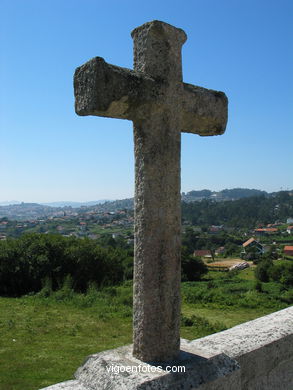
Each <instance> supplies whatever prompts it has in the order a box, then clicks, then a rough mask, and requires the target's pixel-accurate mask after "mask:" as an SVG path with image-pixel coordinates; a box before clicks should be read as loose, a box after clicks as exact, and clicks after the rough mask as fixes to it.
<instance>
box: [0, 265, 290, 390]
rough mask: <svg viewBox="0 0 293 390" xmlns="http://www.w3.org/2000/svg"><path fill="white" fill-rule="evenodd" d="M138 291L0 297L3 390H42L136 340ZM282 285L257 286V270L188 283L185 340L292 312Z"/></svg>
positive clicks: (65, 291)
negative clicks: (134, 325) (87, 361)
mask: <svg viewBox="0 0 293 390" xmlns="http://www.w3.org/2000/svg"><path fill="white" fill-rule="evenodd" d="M131 290H132V286H131V283H129V282H126V283H125V284H124V285H122V286H117V287H108V288H104V289H102V290H100V291H97V290H96V289H95V288H94V287H91V288H90V289H89V291H88V293H87V294H76V293H74V292H73V291H72V290H71V289H70V287H69V286H67V287H64V288H63V289H62V290H59V291H57V292H54V293H51V294H50V291H48V290H46V289H44V290H43V291H42V292H40V293H38V294H36V295H30V296H25V297H21V298H0V378H1V379H0V390H36V389H39V388H42V387H45V386H49V385H50V384H54V383H57V382H60V381H64V380H68V379H71V378H72V377H73V373H74V372H75V370H76V369H77V368H78V367H79V366H80V365H81V364H82V363H83V361H84V359H85V357H86V356H87V355H89V354H92V353H96V352H99V351H102V350H105V349H110V348H116V347H118V346H121V345H125V344H129V343H131V338H132V296H131ZM285 293H286V291H283V290H282V287H281V286H280V285H278V284H277V283H263V284H262V292H258V291H256V289H255V280H254V274H253V270H252V269H246V270H243V271H241V272H240V273H238V274H237V273H222V272H215V271H211V272H209V273H208V275H206V276H205V278H204V279H203V280H202V281H199V282H186V283H183V284H182V297H183V305H182V327H181V336H182V337H184V338H187V339H194V338H197V337H202V336H205V335H207V334H211V333H214V332H218V331H221V330H224V329H226V328H229V327H231V326H234V325H236V324H239V323H241V322H245V321H248V320H251V319H254V318H257V317H259V316H262V315H265V314H268V313H271V312H273V311H276V310H279V309H281V308H284V307H287V306H288V303H286V302H284V301H282V296H283V295H284V294H285Z"/></svg>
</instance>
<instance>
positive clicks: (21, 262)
mask: <svg viewBox="0 0 293 390" xmlns="http://www.w3.org/2000/svg"><path fill="white" fill-rule="evenodd" d="M102 245H103V246H102ZM121 246H123V243H121ZM121 246H119V241H118V242H117V241H115V240H114V239H113V238H112V237H107V238H106V239H104V240H101V242H100V245H97V242H96V241H95V240H90V239H88V238H84V239H78V238H75V237H70V238H68V237H63V236H60V235H50V234H25V235H23V236H21V237H20V238H18V239H8V240H5V241H0V295H5V296H15V297H16V296H21V295H24V294H28V293H31V292H38V291H40V290H41V288H42V286H44V285H47V286H48V285H50V286H51V288H52V289H53V290H57V289H60V287H61V285H62V284H63V283H64V281H65V280H70V281H71V284H72V289H73V290H74V291H75V292H86V290H87V288H88V286H89V285H91V284H95V285H96V286H97V287H102V286H107V285H115V284H117V283H121V282H122V281H124V280H127V279H131V278H132V271H133V249H123V248H121ZM182 269H183V276H184V280H198V279H200V277H201V275H203V274H204V273H206V272H207V269H206V266H205V265H204V264H203V262H202V261H201V260H200V259H196V258H192V257H190V256H189V257H188V256H187V257H184V258H183V261H182Z"/></svg>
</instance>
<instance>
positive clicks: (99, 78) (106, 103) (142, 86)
mask: <svg viewBox="0 0 293 390" xmlns="http://www.w3.org/2000/svg"><path fill="white" fill-rule="evenodd" d="M150 84H153V80H152V78H150V77H147V76H146V75H142V74H141V73H139V72H135V71H133V70H130V69H126V68H121V67H119V66H115V65H111V64H108V63H107V62H106V61H105V60H104V59H103V58H101V57H95V58H92V59H91V60H90V61H88V62H86V63H85V64H84V65H82V66H80V67H79V68H77V69H76V71H75V74H74V94H75V112H76V113H77V114H78V115H81V116H85V115H95V116H103V117H109V118H119V119H133V113H134V111H135V108H136V107H138V106H139V105H140V104H141V101H142V99H144V100H145V96H144V91H149V90H150Z"/></svg>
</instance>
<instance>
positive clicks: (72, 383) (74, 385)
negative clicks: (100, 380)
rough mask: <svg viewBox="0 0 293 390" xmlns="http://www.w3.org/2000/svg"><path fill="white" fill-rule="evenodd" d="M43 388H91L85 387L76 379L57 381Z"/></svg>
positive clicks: (69, 389)
mask: <svg viewBox="0 0 293 390" xmlns="http://www.w3.org/2000/svg"><path fill="white" fill-rule="evenodd" d="M41 390H42V389H41ZM43 390H91V388H90V387H86V386H85V385H83V384H82V383H80V382H79V381H78V380H72V381H66V382H61V383H57V384H56V385H52V386H48V387H46V388H44V389H43Z"/></svg>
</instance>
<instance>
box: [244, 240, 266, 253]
mask: <svg viewBox="0 0 293 390" xmlns="http://www.w3.org/2000/svg"><path fill="white" fill-rule="evenodd" d="M242 247H243V251H242V253H246V251H247V250H248V249H251V248H255V249H256V251H257V252H258V253H259V254H263V253H264V248H263V246H262V245H261V244H260V243H259V242H258V241H256V239H255V238H254V237H251V238H250V239H249V240H247V241H245V242H244V243H243V244H242Z"/></svg>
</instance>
